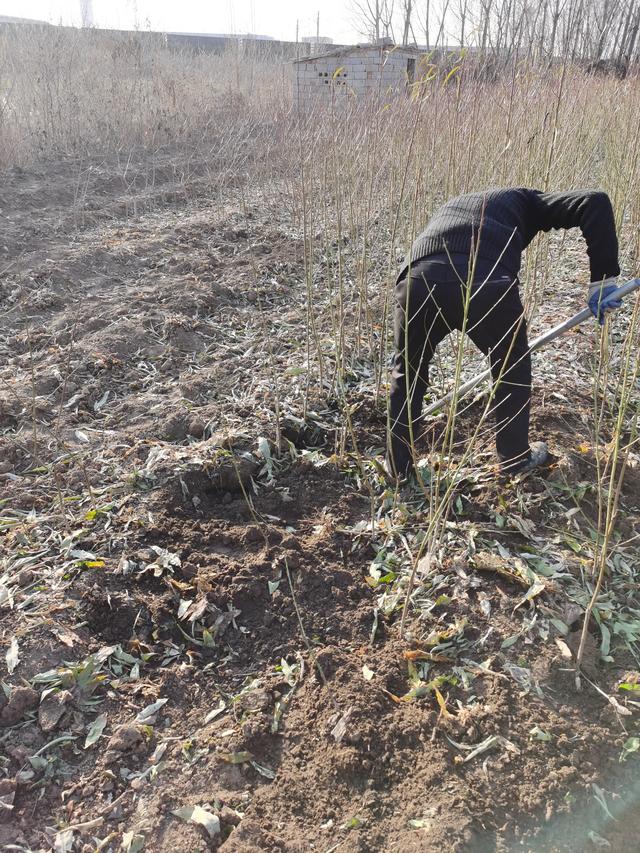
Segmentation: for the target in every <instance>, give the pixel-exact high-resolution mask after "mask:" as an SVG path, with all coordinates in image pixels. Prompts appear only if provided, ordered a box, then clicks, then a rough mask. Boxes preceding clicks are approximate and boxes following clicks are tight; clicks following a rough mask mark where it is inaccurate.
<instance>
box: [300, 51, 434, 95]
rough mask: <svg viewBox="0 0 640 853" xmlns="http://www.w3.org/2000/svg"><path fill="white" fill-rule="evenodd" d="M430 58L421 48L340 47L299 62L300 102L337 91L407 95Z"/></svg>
mask: <svg viewBox="0 0 640 853" xmlns="http://www.w3.org/2000/svg"><path fill="white" fill-rule="evenodd" d="M427 56H428V55H427V54H426V52H425V51H424V50H421V49H419V48H415V47H409V46H400V45H393V44H389V43H387V42H384V43H382V44H359V45H356V46H354V47H343V48H337V49H336V50H333V51H330V52H328V53H322V54H318V55H317V56H309V57H305V58H303V59H298V60H296V62H295V68H296V75H295V77H296V79H295V86H296V92H297V95H298V97H299V99H300V101H308V100H313V99H317V98H327V97H331V95H332V93H333V94H335V93H338V92H340V93H346V94H352V95H360V96H361V95H367V94H376V93H380V94H383V95H388V94H390V93H394V94H404V93H406V92H407V91H408V89H409V87H410V86H411V84H412V83H414V82H415V80H416V79H418V78H419V77H420V76H421V72H420V64H421V62H422V61H423V60H424V61H426V57H427Z"/></svg>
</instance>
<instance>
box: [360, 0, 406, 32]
mask: <svg viewBox="0 0 640 853" xmlns="http://www.w3.org/2000/svg"><path fill="white" fill-rule="evenodd" d="M351 7H352V9H353V11H354V12H355V13H356V15H357V16H358V21H359V22H360V23H361V24H362V25H364V27H365V30H364V33H365V34H366V35H367V36H368V37H369V38H370V39H372V40H374V41H379V40H380V39H381V38H393V16H394V12H395V0H351Z"/></svg>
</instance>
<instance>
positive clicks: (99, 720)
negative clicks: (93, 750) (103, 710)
mask: <svg viewBox="0 0 640 853" xmlns="http://www.w3.org/2000/svg"><path fill="white" fill-rule="evenodd" d="M106 725H107V715H106V714H100V716H99V717H96V718H95V720H94V721H93V723H91V727H90V729H89V731H88V732H87V737H86V738H85V742H84V748H85V749H88V748H89V747H90V746H93V744H94V743H95V742H96V741H97V740H98V738H99V737H100V735H101V734H102V732H103V731H104V727H105V726H106Z"/></svg>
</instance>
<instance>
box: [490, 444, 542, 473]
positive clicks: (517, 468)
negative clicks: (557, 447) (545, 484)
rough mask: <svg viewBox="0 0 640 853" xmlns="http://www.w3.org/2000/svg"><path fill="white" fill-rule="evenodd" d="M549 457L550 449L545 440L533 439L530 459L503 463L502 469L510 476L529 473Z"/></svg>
mask: <svg viewBox="0 0 640 853" xmlns="http://www.w3.org/2000/svg"><path fill="white" fill-rule="evenodd" d="M548 459H549V450H548V448H547V445H546V444H545V443H544V441H532V442H531V445H530V453H529V458H528V459H523V460H522V462H515V463H512V464H511V465H502V466H501V470H502V472H503V473H504V474H509V475H510V476H513V475H515V474H528V473H529V471H533V470H534V469H535V468H540V466H542V465H544V464H545V462H547V460H548Z"/></svg>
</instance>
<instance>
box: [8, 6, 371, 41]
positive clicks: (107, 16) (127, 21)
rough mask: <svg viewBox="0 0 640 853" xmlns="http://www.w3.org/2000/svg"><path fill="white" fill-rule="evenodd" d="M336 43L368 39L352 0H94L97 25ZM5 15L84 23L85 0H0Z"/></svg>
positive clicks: (56, 21)
mask: <svg viewBox="0 0 640 853" xmlns="http://www.w3.org/2000/svg"><path fill="white" fill-rule="evenodd" d="M318 10H320V35H324V36H330V37H331V38H333V40H334V41H335V42H337V43H340V42H345V43H349V42H357V41H362V40H363V34H362V32H361V31H359V30H360V28H359V27H358V23H357V22H358V16H357V13H355V12H354V11H353V5H352V2H350V0H93V21H94V26H97V27H115V28H121V29H134V28H140V29H151V30H162V31H175V32H204V33H247V32H252V33H257V34H259V35H268V36H273V37H275V38H278V39H282V40H286V41H295V37H296V21H298V22H299V34H300V37H302V36H311V35H315V34H316V16H317V13H318ZM0 15H15V16H17V17H22V18H37V19H39V20H41V21H49V22H50V23H54V24H59V23H62V24H66V25H79V24H80V20H81V18H80V0H0Z"/></svg>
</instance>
